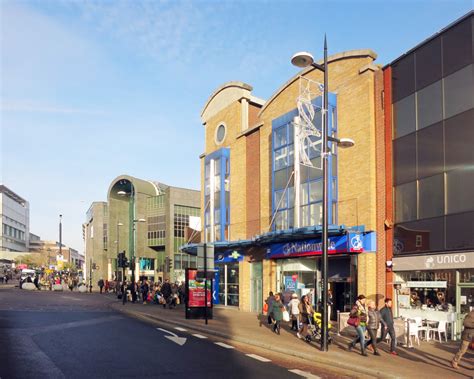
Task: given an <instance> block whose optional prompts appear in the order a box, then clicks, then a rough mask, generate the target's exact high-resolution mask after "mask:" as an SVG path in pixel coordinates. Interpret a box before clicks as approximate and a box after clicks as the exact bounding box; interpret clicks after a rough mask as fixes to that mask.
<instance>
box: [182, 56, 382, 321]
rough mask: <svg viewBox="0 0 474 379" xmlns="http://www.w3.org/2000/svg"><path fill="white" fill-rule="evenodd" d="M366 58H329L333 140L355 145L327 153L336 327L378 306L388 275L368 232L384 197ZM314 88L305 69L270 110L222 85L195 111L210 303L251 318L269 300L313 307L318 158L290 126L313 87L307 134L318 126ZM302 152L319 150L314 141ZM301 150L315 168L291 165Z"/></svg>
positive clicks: (372, 80) (375, 79)
mask: <svg viewBox="0 0 474 379" xmlns="http://www.w3.org/2000/svg"><path fill="white" fill-rule="evenodd" d="M375 59H376V54H375V53H374V52H373V51H371V50H354V51H346V52H343V53H339V54H335V55H332V56H330V57H329V70H328V71H329V92H330V94H329V128H330V135H331V136H332V137H337V136H341V137H350V138H352V139H354V140H355V141H356V145H355V147H353V148H351V149H348V150H346V151H344V150H342V149H340V148H338V147H337V146H336V145H335V144H332V146H331V151H332V153H331V155H330V156H329V167H330V169H329V170H330V175H329V176H330V178H331V183H332V185H331V186H330V190H329V204H331V206H330V207H329V208H330V209H329V223H330V229H329V236H330V242H329V254H330V258H329V262H330V264H329V276H330V278H329V282H330V284H329V286H330V289H331V290H332V292H333V294H334V298H335V299H337V304H335V306H334V307H333V309H334V314H333V317H334V315H335V311H336V310H340V311H344V310H347V309H348V307H350V305H351V304H352V303H353V301H354V299H355V298H356V296H357V295H358V294H359V293H364V294H365V295H366V296H369V297H371V298H374V299H376V298H381V297H383V295H384V292H385V291H384V290H385V275H379V276H377V272H378V270H377V269H378V267H379V266H382V267H383V272H384V269H385V257H384V255H383V253H384V252H382V253H379V251H377V252H376V250H377V249H376V231H377V230H379V229H380V228H383V223H382V225H381V224H380V223H377V217H376V216H377V206H378V202H377V199H378V196H379V194H381V193H383V191H384V188H383V186H382V184H381V182H380V181H378V180H377V175H378V173H377V157H378V154H381V151H383V150H380V151H378V150H377V144H380V143H381V144H383V143H384V141H383V138H382V137H381V133H382V132H383V128H382V129H381V130H378V129H377V128H376V114H375V113H376V112H375V109H376V107H377V106H378V103H379V102H380V98H381V96H380V94H381V91H382V84H383V83H382V74H381V70H380V67H379V66H377V65H376V64H374V60H375ZM287 64H290V61H289V60H288V63H287ZM295 71H296V69H295ZM322 82H323V76H322V73H321V72H319V71H317V70H316V69H314V68H313V67H310V68H307V69H304V70H302V71H301V72H299V73H296V75H295V76H293V77H292V78H290V79H289V80H288V81H287V82H286V83H284V84H283V85H282V86H281V87H280V88H279V89H278V90H276V91H275V93H274V95H273V96H271V98H270V99H268V100H267V101H263V100H261V99H258V98H256V97H254V96H253V95H252V87H251V86H250V85H248V84H245V83H239V82H230V83H227V84H224V85H223V86H221V87H219V88H218V89H217V90H216V91H215V92H214V93H213V94H212V95H211V96H210V98H209V100H208V101H207V103H206V104H205V106H204V109H203V111H202V114H201V119H202V122H203V125H204V129H205V152H204V153H203V154H202V156H201V171H202V194H203V196H202V202H201V207H202V217H203V220H204V227H205V232H204V240H205V241H206V242H208V243H212V244H213V245H214V248H215V257H216V258H215V264H216V266H217V268H218V271H219V275H218V278H217V281H218V286H219V296H218V299H215V302H219V303H221V304H224V305H233V306H239V308H240V309H242V310H245V311H260V310H261V307H262V304H263V298H264V296H265V295H266V294H268V291H270V290H273V291H275V290H277V291H283V292H285V291H286V292H289V291H296V292H297V293H298V294H299V295H301V294H305V293H311V294H315V296H314V297H313V301H314V302H315V303H317V301H318V300H319V299H320V294H321V204H322V171H321V169H320V161H321V158H320V152H318V149H317V147H316V148H314V145H311V146H308V140H305V141H303V140H301V139H300V138H299V137H298V133H299V131H300V130H301V129H297V131H295V129H296V128H295V127H294V125H295V117H296V116H300V112H299V109H298V107H297V102H298V98H299V97H301V96H302V90H303V91H304V90H305V88H309V87H311V86H313V89H312V90H310V92H311V91H314V93H312V95H314V96H311V97H310V101H311V103H312V104H313V109H314V110H315V115H314V123H315V124H319V126H320V125H321V101H322V98H321V97H322V96H321V95H322V94H321V90H320V83H322ZM307 86H309V87H307ZM318 89H319V95H318ZM311 144H315V145H317V143H316V142H315V139H313V140H311ZM311 147H313V149H311ZM303 149H304V150H305V152H306V154H307V158H309V159H310V160H311V163H312V164H313V167H308V165H307V164H302V163H301V160H300V159H298V158H297V159H295V158H294V157H295V155H300V154H303V153H302V150H303ZM318 161H319V162H318ZM318 167H319V168H318ZM379 175H382V176H383V171H382V172H381V173H379ZM381 235H383V233H381ZM382 246H383V244H382ZM185 250H187V251H192V247H191V246H190V247H189V248H186V249H185Z"/></svg>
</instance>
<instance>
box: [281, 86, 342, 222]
mask: <svg viewBox="0 0 474 379" xmlns="http://www.w3.org/2000/svg"><path fill="white" fill-rule="evenodd" d="M313 104H314V106H315V110H316V111H315V113H316V114H315V117H314V123H315V127H316V128H317V129H318V130H321V126H322V125H321V122H322V118H321V97H318V98H316V99H315V100H314V101H313ZM297 115H298V113H297V110H293V111H291V112H289V113H287V114H285V115H283V116H281V117H279V118H277V119H275V120H273V123H272V128H273V133H272V159H273V162H272V210H273V211H272V214H273V216H274V221H273V225H272V228H273V230H285V229H291V228H293V227H295V226H300V227H304V226H312V225H320V224H321V221H322V201H323V175H322V174H323V173H322V170H321V167H322V166H321V165H322V162H321V154H320V153H321V152H320V149H319V148H315V145H316V146H319V145H318V144H317V143H313V142H316V141H312V142H311V143H310V142H309V141H308V140H305V141H304V145H303V146H304V149H305V150H306V154H307V155H308V157H309V159H310V160H311V162H312V164H313V167H309V166H305V165H303V164H300V183H299V186H300V187H299V202H300V212H299V217H300V220H299V222H295V220H294V217H295V196H296V195H295V192H296V191H295V176H294V169H295V161H294V149H295V141H294V126H293V118H294V117H295V116H297ZM329 115H330V117H329V118H328V127H329V134H330V135H332V136H335V135H336V132H337V115H336V96H335V95H334V94H330V96H329ZM336 153H337V149H336V148H335V147H332V153H331V154H330V155H329V158H328V165H329V177H330V178H331V179H332V185H331V186H329V187H330V188H329V191H328V197H329V204H333V206H332V207H329V208H330V210H329V214H328V217H329V220H330V221H329V222H330V223H333V224H335V223H336V212H335V209H336V204H337V155H336Z"/></svg>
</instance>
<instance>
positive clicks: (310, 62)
mask: <svg viewBox="0 0 474 379" xmlns="http://www.w3.org/2000/svg"><path fill="white" fill-rule="evenodd" d="M291 63H292V64H293V65H295V66H297V67H300V68H306V67H308V66H313V67H314V68H316V69H317V70H319V71H322V72H323V73H324V91H323V127H322V151H321V154H322V160H323V167H322V169H323V170H322V171H323V204H322V213H323V215H322V216H323V217H322V218H323V219H322V250H323V255H322V263H323V264H322V270H321V271H322V272H321V275H322V287H323V288H322V299H321V306H322V308H323V309H322V328H321V329H322V336H321V350H322V351H328V323H329V315H328V185H329V178H328V156H329V154H330V150H329V146H328V141H332V142H335V143H337V144H338V145H339V146H340V147H351V146H354V141H352V140H350V139H348V138H345V139H342V138H341V139H338V138H334V137H331V136H329V130H328V111H329V106H328V49H327V42H326V36H324V63H323V65H320V64H318V63H315V62H314V58H313V56H312V55H311V54H310V53H307V52H300V53H296V54H295V55H293V57H292V58H291ZM298 185H299V183H298Z"/></svg>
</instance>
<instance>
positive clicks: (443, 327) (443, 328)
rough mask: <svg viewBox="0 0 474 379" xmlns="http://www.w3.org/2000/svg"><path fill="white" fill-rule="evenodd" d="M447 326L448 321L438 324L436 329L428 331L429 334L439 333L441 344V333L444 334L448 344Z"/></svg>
mask: <svg viewBox="0 0 474 379" xmlns="http://www.w3.org/2000/svg"><path fill="white" fill-rule="evenodd" d="M446 324H447V322H446V321H440V322H438V326H437V327H436V328H429V329H428V334H431V333H434V334H436V333H438V339H439V342H440V343H442V342H443V341H442V340H441V333H444V341H445V342H448V334H447V331H446ZM433 339H434V338H433Z"/></svg>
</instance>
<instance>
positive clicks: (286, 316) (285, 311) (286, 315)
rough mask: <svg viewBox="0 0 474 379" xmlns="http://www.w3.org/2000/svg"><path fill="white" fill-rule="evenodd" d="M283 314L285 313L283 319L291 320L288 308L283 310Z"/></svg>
mask: <svg viewBox="0 0 474 379" xmlns="http://www.w3.org/2000/svg"><path fill="white" fill-rule="evenodd" d="M282 314H283V321H285V322H289V321H290V314H289V313H288V311H287V310H284V311H283V312H282Z"/></svg>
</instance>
